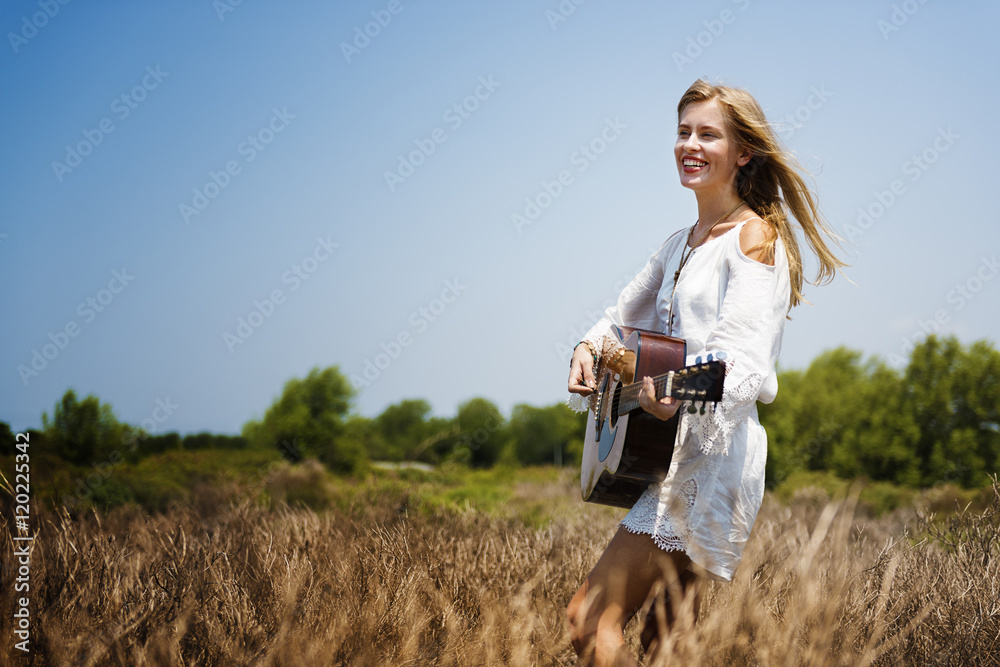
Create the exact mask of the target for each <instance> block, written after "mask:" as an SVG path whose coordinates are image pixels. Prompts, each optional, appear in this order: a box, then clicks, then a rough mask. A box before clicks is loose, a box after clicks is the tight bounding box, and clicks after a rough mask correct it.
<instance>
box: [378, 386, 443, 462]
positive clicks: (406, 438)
mask: <svg viewBox="0 0 1000 667" xmlns="http://www.w3.org/2000/svg"><path fill="white" fill-rule="evenodd" d="M430 412H431V405H430V403H428V402H427V401H425V400H422V399H416V400H414V399H410V400H404V401H400V402H399V403H396V404H394V405H390V406H389V407H387V408H386V409H385V410H383V411H382V414H380V415H379V416H378V417H376V418H375V425H376V427H377V428H378V431H379V435H381V436H382V442H383V443H384V446H385V450H384V452H380V456H379V458H384V459H387V460H390V461H402V460H404V459H410V458H414V457H415V455H416V456H419V455H420V454H421V452H418V451H417V449H418V448H419V447H420V444H421V443H422V442H423V441H424V439H425V438H427V437H428V435H430V434H429V433H428V423H427V417H428V416H429V415H430Z"/></svg>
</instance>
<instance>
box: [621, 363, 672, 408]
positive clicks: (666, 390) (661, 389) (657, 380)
mask: <svg viewBox="0 0 1000 667" xmlns="http://www.w3.org/2000/svg"><path fill="white" fill-rule="evenodd" d="M673 380H674V372H673V371H667V372H666V373H664V374H663V375H657V376H656V377H654V378H653V390H654V391H655V392H656V400H658V401H659V400H660V399H662V398H665V397H666V396H670V395H672V391H671V390H672V388H673ZM640 393H642V382H634V383H632V384H630V385H628V386H626V387H622V392H621V396H620V398H619V399H618V409H617V410H616V412H617V413H618V414H619V415H623V414H625V413H627V412H631V411H632V410H635V409H636V408H638V407H640V406H639V394H640Z"/></svg>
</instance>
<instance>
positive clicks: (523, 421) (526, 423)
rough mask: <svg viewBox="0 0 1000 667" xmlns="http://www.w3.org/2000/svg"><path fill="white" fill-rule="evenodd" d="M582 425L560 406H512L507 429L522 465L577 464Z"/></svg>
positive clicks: (558, 404)
mask: <svg viewBox="0 0 1000 667" xmlns="http://www.w3.org/2000/svg"><path fill="white" fill-rule="evenodd" d="M585 427H586V422H585V421H584V420H583V419H581V417H580V415H578V414H577V413H575V412H573V411H572V410H570V409H569V407H567V406H566V405H565V404H564V403H556V404H554V405H550V406H548V407H544V408H537V407H534V406H531V405H523V404H522V405H515V406H514V409H513V410H512V411H511V415H510V423H509V425H508V429H509V432H510V436H511V438H512V440H513V443H514V451H515V453H516V454H517V460H518V461H520V462H521V463H523V464H526V465H537V464H542V463H553V464H555V465H563V464H566V463H569V464H579V452H580V451H582V447H583V437H584V435H585V432H584V429H585Z"/></svg>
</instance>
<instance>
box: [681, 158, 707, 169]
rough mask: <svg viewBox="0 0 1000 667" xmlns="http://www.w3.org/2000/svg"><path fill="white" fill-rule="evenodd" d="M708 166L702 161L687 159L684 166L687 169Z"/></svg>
mask: <svg viewBox="0 0 1000 667" xmlns="http://www.w3.org/2000/svg"><path fill="white" fill-rule="evenodd" d="M706 164H708V163H707V162H702V161H700V160H687V159H685V160H684V166H685V167H703V166H705V165H706Z"/></svg>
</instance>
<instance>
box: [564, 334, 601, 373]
mask: <svg viewBox="0 0 1000 667" xmlns="http://www.w3.org/2000/svg"><path fill="white" fill-rule="evenodd" d="M581 345H586V346H587V349H588V350H590V355H591V356H592V357H594V366H595V367H596V366H597V352H594V346H593V345H591V344H590V342H589V341H586V340H581V341H580V342H579V343H577V344H576V345H574V346H573V352H574V353H575V352H576V348H578V347H580V346H581ZM569 365H570V367H572V366H573V358H572V357H570V360H569Z"/></svg>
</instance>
